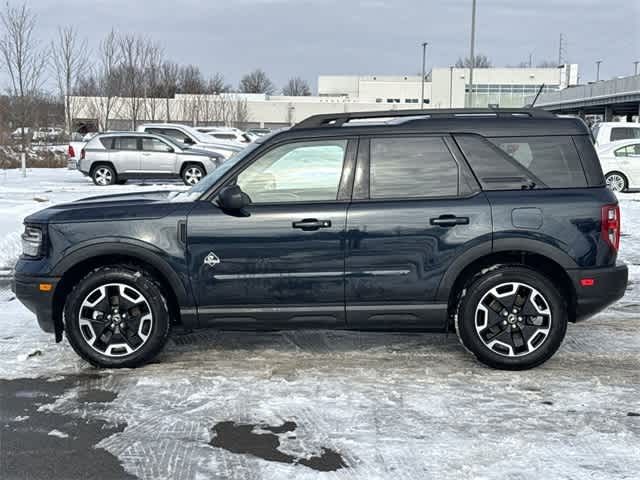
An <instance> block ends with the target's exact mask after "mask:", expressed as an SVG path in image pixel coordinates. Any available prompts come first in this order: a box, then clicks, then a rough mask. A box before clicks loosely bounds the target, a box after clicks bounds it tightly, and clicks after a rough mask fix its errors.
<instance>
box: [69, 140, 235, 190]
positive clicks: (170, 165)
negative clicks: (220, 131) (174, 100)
mask: <svg viewBox="0 0 640 480" xmlns="http://www.w3.org/2000/svg"><path fill="white" fill-rule="evenodd" d="M224 160H225V159H224V157H223V156H222V155H220V154H218V153H215V152H208V151H205V150H197V149H192V148H187V147H185V145H184V144H178V143H176V142H175V141H173V140H172V139H171V138H169V137H165V136H162V135H155V134H152V133H138V132H122V133H104V134H100V135H96V136H95V137H93V138H92V139H91V140H89V143H87V144H86V145H85V146H84V148H83V149H82V152H81V154H80V161H79V162H78V170H80V171H81V172H82V173H83V174H84V175H87V176H89V177H91V178H92V179H93V182H94V183H95V184H96V185H100V186H106V185H113V184H115V183H120V184H122V183H125V182H126V181H127V180H129V179H131V178H182V180H183V181H184V183H185V184H186V185H195V184H196V183H198V182H199V181H200V180H201V179H202V178H204V177H205V176H206V175H207V174H208V173H210V172H212V171H213V170H215V169H216V168H217V167H219V166H220V165H221V164H222V162H224Z"/></svg>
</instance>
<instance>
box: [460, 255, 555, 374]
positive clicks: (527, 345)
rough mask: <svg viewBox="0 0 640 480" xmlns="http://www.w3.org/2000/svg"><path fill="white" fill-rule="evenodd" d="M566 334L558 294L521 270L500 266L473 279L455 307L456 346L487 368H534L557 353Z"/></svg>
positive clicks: (546, 282)
mask: <svg viewBox="0 0 640 480" xmlns="http://www.w3.org/2000/svg"><path fill="white" fill-rule="evenodd" d="M496 301H497V303H495V302H496ZM534 302H535V303H534ZM514 309H515V310H514ZM505 312H506V314H505ZM566 331H567V307H566V304H565V302H564V300H563V298H562V296H561V295H560V293H559V292H558V289H557V288H556V287H555V285H554V284H553V283H552V282H551V281H550V280H549V279H548V278H547V277H545V276H544V275H542V274H540V273H538V272H537V271H535V270H532V269H530V268H527V267H523V266H502V267H498V268H496V269H494V270H490V271H488V272H486V273H484V274H481V275H478V276H476V277H474V278H473V279H472V280H471V282H470V283H469V284H468V286H467V287H466V288H465V291H464V293H463V295H462V297H461V299H460V302H459V304H458V311H457V315H456V332H457V334H458V338H459V339H460V342H461V343H462V345H464V346H465V348H467V350H469V351H470V352H471V353H473V354H474V355H475V356H476V357H477V359H478V360H479V361H481V362H482V363H484V364H485V365H488V366H489V367H492V368H498V369H503V370H526V369H529V368H533V367H537V366H538V365H540V364H542V363H544V362H546V361H547V360H548V359H549V358H551V356H553V354H554V353H555V352H556V351H557V350H558V348H559V347H560V344H561V343H562V340H563V339H564V336H565V334H566Z"/></svg>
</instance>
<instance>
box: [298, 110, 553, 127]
mask: <svg viewBox="0 0 640 480" xmlns="http://www.w3.org/2000/svg"><path fill="white" fill-rule="evenodd" d="M475 115H478V116H485V115H486V116H496V117H511V116H528V117H530V118H555V117H556V115H555V114H554V113H551V112H548V111H546V110H542V109H540V108H453V109H446V108H442V109H430V110H416V109H413V110H378V111H369V112H345V113H325V114H321V115H313V116H311V117H309V118H307V119H305V120H302V121H301V122H298V123H296V124H295V125H294V126H293V127H292V128H294V129H298V128H319V127H341V126H342V125H344V124H345V123H347V122H349V121H351V120H360V119H373V118H398V117H429V118H459V117H473V116H475Z"/></svg>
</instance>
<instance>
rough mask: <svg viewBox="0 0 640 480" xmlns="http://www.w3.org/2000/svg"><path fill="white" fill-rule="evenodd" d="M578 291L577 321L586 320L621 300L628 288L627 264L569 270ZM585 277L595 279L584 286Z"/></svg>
mask: <svg viewBox="0 0 640 480" xmlns="http://www.w3.org/2000/svg"><path fill="white" fill-rule="evenodd" d="M568 273H569V276H570V277H571V280H572V282H573V286H574V289H575V292H576V308H575V321H577V322H578V321H580V320H585V319H587V318H589V317H591V316H592V315H595V314H596V313H598V312H599V311H601V310H603V309H605V308H606V307H608V306H609V305H611V304H612V303H614V302H616V301H617V300H620V299H621V298H622V297H623V296H624V292H625V290H626V289H627V282H628V279H629V271H628V269H627V266H626V265H616V266H614V267H606V268H597V269H591V270H586V269H579V270H568ZM583 279H590V280H593V282H592V283H593V284H592V285H589V286H584V285H583V284H582V283H581V281H582V280H583Z"/></svg>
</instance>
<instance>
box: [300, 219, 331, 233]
mask: <svg viewBox="0 0 640 480" xmlns="http://www.w3.org/2000/svg"><path fill="white" fill-rule="evenodd" d="M291 226H292V227H293V228H300V229H302V230H308V231H310V230H319V229H321V228H329V227H331V220H316V219H315V218H305V219H304V220H300V221H299V222H293V223H292V224H291Z"/></svg>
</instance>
